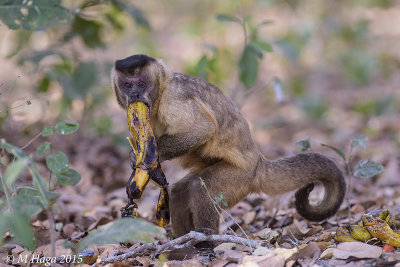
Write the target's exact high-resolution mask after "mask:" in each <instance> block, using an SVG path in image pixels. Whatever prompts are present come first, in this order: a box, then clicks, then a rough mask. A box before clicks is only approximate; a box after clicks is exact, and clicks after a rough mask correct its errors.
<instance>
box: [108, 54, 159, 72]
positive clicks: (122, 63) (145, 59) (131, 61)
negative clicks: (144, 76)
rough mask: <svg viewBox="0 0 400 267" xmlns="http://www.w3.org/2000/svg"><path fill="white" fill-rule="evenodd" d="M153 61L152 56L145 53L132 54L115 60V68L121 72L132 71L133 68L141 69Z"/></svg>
mask: <svg viewBox="0 0 400 267" xmlns="http://www.w3.org/2000/svg"><path fill="white" fill-rule="evenodd" d="M154 61H156V60H155V59H154V58H152V57H149V56H146V55H133V56H130V57H127V58H124V59H120V60H117V61H115V69H116V70H118V71H121V72H127V73H132V72H133V71H134V70H135V69H137V68H139V69H142V68H144V67H145V66H147V65H148V64H150V63H152V62H154Z"/></svg>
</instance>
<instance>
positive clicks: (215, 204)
mask: <svg viewBox="0 0 400 267" xmlns="http://www.w3.org/2000/svg"><path fill="white" fill-rule="evenodd" d="M199 179H200V181H202V183H203V187H204V189H205V190H206V193H207V195H208V197H209V199H210V200H211V201H212V202H213V204H214V205H213V206H214V208H215V210H216V211H217V213H218V215H219V216H220V218H222V221H223V222H224V223H225V224H226V225H227V226H228V223H227V222H226V221H225V219H224V217H223V216H222V214H221V212H220V210H221V211H223V212H225V213H226V214H228V216H229V217H230V218H231V219H232V220H233V221H234V222H235V224H236V225H237V226H238V227H239V229H240V230H241V231H242V233H243V235H244V236H246V238H247V239H250V238H249V237H248V236H247V234H246V232H245V231H244V230H243V228H242V227H241V226H240V224H239V223H238V222H237V221H236V220H235V218H233V216H232V215H230V214H229V212H227V211H226V210H224V209H223V208H222V207H221V206H220V205H219V204H218V203H216V202H215V201H214V200H213V198H212V197H211V194H210V192H209V191H208V188H207V186H206V184H205V183H204V180H203V179H202V178H201V177H199ZM218 208H219V209H220V210H218ZM228 229H229V230H231V231H232V233H233V234H234V235H235V236H238V235H237V234H236V232H235V231H233V229H232V228H231V227H230V226H228ZM243 245H244V244H243Z"/></svg>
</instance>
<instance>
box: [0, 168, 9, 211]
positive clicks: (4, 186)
mask: <svg viewBox="0 0 400 267" xmlns="http://www.w3.org/2000/svg"><path fill="white" fill-rule="evenodd" d="M0 180H1V185H2V186H3V191H4V194H5V195H6V200H7V205H8V208H9V209H10V208H11V205H10V197H9V195H8V190H7V187H6V183H5V182H4V178H3V173H2V171H1V168H0Z"/></svg>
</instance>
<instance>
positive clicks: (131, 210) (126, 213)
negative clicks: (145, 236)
mask: <svg viewBox="0 0 400 267" xmlns="http://www.w3.org/2000/svg"><path fill="white" fill-rule="evenodd" d="M136 209H137V204H136V203H135V202H133V200H132V199H131V198H130V199H129V202H128V204H126V206H125V207H122V208H121V210H120V211H121V217H134V218H137V217H138V213H137V211H136Z"/></svg>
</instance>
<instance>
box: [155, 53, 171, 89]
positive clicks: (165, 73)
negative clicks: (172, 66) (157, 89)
mask: <svg viewBox="0 0 400 267" xmlns="http://www.w3.org/2000/svg"><path fill="white" fill-rule="evenodd" d="M157 63H158V64H157V65H158V66H159V70H158V71H157V73H159V75H160V80H162V81H163V82H162V83H161V84H164V83H165V82H166V81H168V80H169V79H170V78H171V77H172V72H171V71H170V70H169V68H168V67H167V65H165V63H164V61H162V59H159V58H158V59H157Z"/></svg>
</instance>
